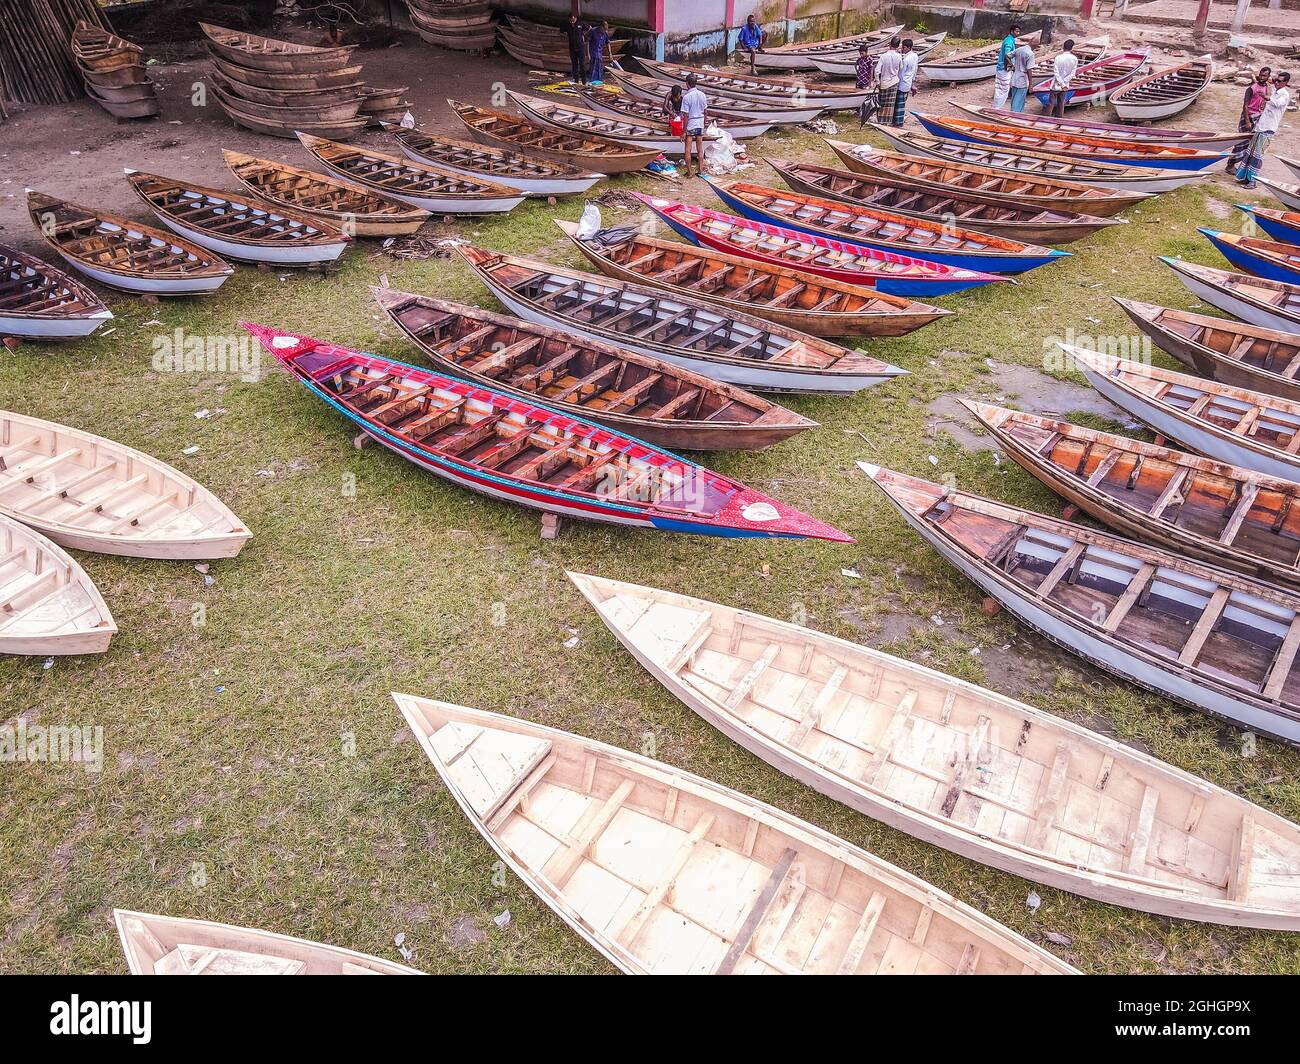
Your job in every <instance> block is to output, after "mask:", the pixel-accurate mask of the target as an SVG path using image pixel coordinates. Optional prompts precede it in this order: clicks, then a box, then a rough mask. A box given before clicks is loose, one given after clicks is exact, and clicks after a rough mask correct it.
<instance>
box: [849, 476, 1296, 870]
mask: <svg viewBox="0 0 1300 1064" xmlns="http://www.w3.org/2000/svg"><path fill="white" fill-rule="evenodd" d="M858 464H859V465H860V466H861V467H862V470H863V472H865V473H866V474H867V476H868V477H870V478H871V479H872V480H873V481H874V482H875V484H876V486H877V487H878V488H880V489H881V491H882V492H884V494H885V497H886V498H887V499H888V500H889V501H890V502H891V503H892V504H893V505H894V506H895V507H896V508H897V509H898V511H899V513H901V514H902V515H903V518H904V519H905V520H906V521H907V523H908V524H909V525H910V526H911V527H912V528H913V530H914V531H916V532H917V533H919V534H920V535H921V536H922V538H924V539H925V540H926V541H927V542H928V543H929V544H930V545H931V546H932V547H934V549H935V550H937V551H938V552H939V554H940V555H941V556H942V557H943V558H944V559H945V560H946V561H948V562H949V563H950V564H952V565H953V566H954V567H956V568H957V569H958V570H959V571H960V572H961V573H962V574H963V575H965V576H966V577H967V578H968V579H970V580H971V581H972V582H973V583H974V584H976V585H977V586H978V587H979V588H980V589H981V590H982V591H984V593H985V594H987V595H989V596H991V597H992V598H994V599H996V600H997V601H998V602H999V603H1001V604H1002V606H1003V607H1004V608H1005V609H1006V610H1008V611H1009V612H1010V613H1012V614H1014V615H1015V616H1016V617H1017V618H1018V619H1019V620H1021V621H1022V622H1023V623H1025V624H1027V625H1029V627H1031V628H1033V629H1035V630H1036V631H1038V632H1041V633H1042V634H1043V635H1045V636H1046V637H1047V638H1048V639H1051V640H1052V641H1053V642H1055V643H1059V644H1060V645H1061V646H1062V647H1064V648H1065V649H1066V650H1068V651H1070V652H1071V653H1073V654H1077V655H1079V656H1080V657H1082V658H1084V659H1086V660H1088V661H1091V662H1093V663H1094V664H1096V665H1098V666H1100V667H1101V668H1103V669H1106V670H1107V671H1109V672H1112V673H1114V674H1115V675H1117V676H1120V677H1123V678H1124V679H1127V680H1130V681H1132V682H1133V683H1136V684H1138V685H1139V686H1142V687H1146V688H1149V689H1150V690H1153V691H1156V692H1159V693H1160V694H1163V695H1166V696H1167V697H1169V698H1172V699H1174V700H1175V701H1178V702H1181V703H1183V704H1184V705H1188V706H1191V707H1192V708H1193V709H1200V710H1203V711H1205V712H1207V713H1210V714H1213V715H1214V716H1217V717H1221V718H1223V719H1224V720H1227V721H1229V722H1230V723H1231V724H1233V725H1234V726H1236V727H1238V728H1244V729H1247V730H1249V731H1252V732H1256V733H1258V734H1261V735H1268V736H1271V737H1273V738H1275V739H1279V740H1281V741H1282V742H1287V743H1292V744H1300V669H1294V670H1293V664H1294V660H1295V655H1296V651H1297V649H1300V594H1298V593H1296V592H1293V591H1286V590H1283V589H1282V588H1279V587H1275V586H1273V585H1272V584H1266V583H1262V582H1260V581H1257V580H1252V579H1250V578H1249V577H1246V576H1242V575H1240V574H1239V573H1232V572H1229V571H1227V570H1226V569H1218V568H1215V567H1213V566H1209V565H1202V564H1200V563H1197V562H1193V561H1190V560H1188V559H1187V558H1185V557H1183V556H1181V555H1179V554H1176V553H1173V552H1171V551H1167V550H1162V549H1160V548H1157V547H1153V546H1149V545H1145V544H1141V543H1135V542H1134V541H1133V540H1129V539H1123V538H1121V537H1119V536H1114V535H1111V534H1109V533H1106V532H1097V531H1093V530H1092V529H1088V528H1084V527H1083V526H1082V525H1073V524H1070V523H1068V522H1066V521H1058V520H1055V519H1053V518H1050V517H1044V516H1042V515H1041V514H1036V513H1031V512H1029V511H1028V510H1021V509H1018V508H1016V507H1014V506H1006V505H1003V504H1002V503H998V502H994V501H993V500H992V499H984V498H981V497H980V496H978V495H971V494H969V493H967V492H964V491H961V490H959V489H956V488H953V489H947V488H944V487H943V486H942V485H939V484H932V483H930V482H929V481H926V480H921V479H919V478H917V477H910V476H907V475H906V474H903V473H896V472H893V471H892V470H888V469H881V468H880V467H879V466H874V465H868V464H866V463H865V462H859V463H858ZM1251 852H1253V847H1252V851H1251ZM1236 863H1237V864H1238V865H1239V864H1240V861H1238V862H1236ZM1283 864H1284V867H1285V863H1283ZM1295 875H1296V870H1295V866H1294V865H1292V866H1290V867H1287V868H1286V871H1285V873H1284V878H1285V879H1286V880H1292V881H1293V880H1294V877H1295ZM1294 886H1295V884H1294V882H1291V884H1290V886H1289V887H1288V889H1290V890H1292V891H1294Z"/></svg>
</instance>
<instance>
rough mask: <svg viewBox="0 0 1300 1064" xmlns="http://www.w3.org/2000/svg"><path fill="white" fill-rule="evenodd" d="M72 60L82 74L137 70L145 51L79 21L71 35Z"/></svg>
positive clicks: (83, 20) (136, 45) (129, 42)
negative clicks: (120, 68) (135, 67)
mask: <svg viewBox="0 0 1300 1064" xmlns="http://www.w3.org/2000/svg"><path fill="white" fill-rule="evenodd" d="M71 46H72V57H73V59H75V60H76V61H77V66H79V67H80V68H81V69H82V70H83V71H98V72H105V71H109V70H116V69H118V68H119V67H124V66H137V65H139V63H140V61H141V56H142V55H143V54H144V49H143V48H141V47H140V46H139V45H138V44H135V43H134V42H132V41H128V40H126V39H125V38H123V37H119V36H118V35H117V34H116V33H110V32H109V31H108V30H106V29H104V28H103V27H101V26H94V25H91V23H89V22H87V21H86V20H85V19H79V20H78V22H77V25H76V27H75V28H74V29H73V31H72V43H71Z"/></svg>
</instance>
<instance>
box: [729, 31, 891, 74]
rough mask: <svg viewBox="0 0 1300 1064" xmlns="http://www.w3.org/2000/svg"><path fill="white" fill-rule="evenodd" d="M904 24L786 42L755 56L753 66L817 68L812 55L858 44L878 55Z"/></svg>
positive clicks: (842, 50) (787, 68) (840, 49)
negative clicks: (812, 39)
mask: <svg viewBox="0 0 1300 1064" xmlns="http://www.w3.org/2000/svg"><path fill="white" fill-rule="evenodd" d="M902 30H903V26H902V24H901V23H899V24H898V25H896V26H882V27H881V28H880V29H878V30H871V31H870V32H868V33H854V34H850V35H849V36H847V37H832V38H830V39H828V40H825V41H811V42H809V41H798V42H794V41H792V42H791V43H789V44H782V45H778V46H777V47H775V48H767V49H765V50H764V51H762V52H759V53H758V54H756V55H755V56H754V65H755V66H757V67H762V68H764V69H768V70H816V69H817V68H816V67H815V66H814V65H813V61H812V57H813V56H815V55H824V54H828V53H834V52H845V51H849V50H850V49H851V50H853V51H855V52H856V51H857V50H858V48H859V47H860V46H861V45H864V44H865V45H866V46H867V51H869V52H871V53H873V54H877V53H880V52H883V51H884V50H885V49H887V48H888V47H889V39H890V38H891V37H892V36H893V35H894V34H896V33H900V32H902Z"/></svg>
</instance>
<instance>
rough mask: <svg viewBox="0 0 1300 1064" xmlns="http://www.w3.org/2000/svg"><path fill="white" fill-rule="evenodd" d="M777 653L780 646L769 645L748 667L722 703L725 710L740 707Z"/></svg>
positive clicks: (776, 644)
mask: <svg viewBox="0 0 1300 1064" xmlns="http://www.w3.org/2000/svg"><path fill="white" fill-rule="evenodd" d="M779 653H781V646H780V644H779V643H769V644H768V647H767V649H766V650H765V651H763V656H762V657H760V658H759V659H758V660H757V661H755V662H754V664H753V665H751V666H750V667H749V671H748V672H746V673H745V675H744V676H742V677H741V678H740V682H739V683H738V684H736V686H735V687H733V688H732V689H731V690H730V691H729V692H728V694H727V697H726V700H725V701H724V702H723V703H722V704H723V706H725V707H726V708H727V709H735V708H736V707H737V706H738V705H740V703H741V702H743V701H744V700H745V699H746V698H747V697H748V696H749V692H750V691H752V690H753V689H754V685H755V684H756V683H758V678H759V677H760V676H762V675H763V673H765V672H766V671H767V669H768V667H769V666H770V665H771V664H772V662H773V661H775V660H776V656H777V655H778V654H779Z"/></svg>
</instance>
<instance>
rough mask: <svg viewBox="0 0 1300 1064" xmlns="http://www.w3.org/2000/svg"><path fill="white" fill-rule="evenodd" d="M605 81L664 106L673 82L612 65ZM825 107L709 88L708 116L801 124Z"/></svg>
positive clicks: (628, 92) (815, 115) (770, 122)
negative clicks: (741, 94) (759, 97)
mask: <svg viewBox="0 0 1300 1064" xmlns="http://www.w3.org/2000/svg"><path fill="white" fill-rule="evenodd" d="M605 81H606V82H607V83H612V84H614V85H616V86H617V87H618V88H619V89H621V90H622V91H623V92H625V93H626V94H627V95H628V96H633V97H637V98H639V99H642V100H648V101H650V102H651V103H654V104H656V105H662V104H663V101H664V99H665V98H666V97H667V96H668V93H669V92H670V91H671V88H672V82H668V81H660V80H659V79H658V78H652V77H650V76H649V75H648V74H635V73H633V72H632V71H630V70H621V69H620V68H618V67H610V68H609V69H608V70H607V71H605ZM824 110H825V108H824V107H823V106H822V105H821V104H820V103H815V102H813V103H809V102H807V101H802V102H801V101H800V100H799V98H797V97H796V98H795V99H792V100H785V99H778V98H775V97H769V98H765V99H758V98H756V97H753V96H738V95H734V94H730V93H726V92H724V91H722V90H720V89H711V90H710V91H709V116H710V117H711V118H728V119H736V120H738V121H742V122H767V123H769V124H771V125H798V124H799V123H801V122H811V121H812V120H813V119H814V118H816V117H817V116H818V115H819V114H821V113H822V111H824Z"/></svg>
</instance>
